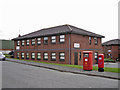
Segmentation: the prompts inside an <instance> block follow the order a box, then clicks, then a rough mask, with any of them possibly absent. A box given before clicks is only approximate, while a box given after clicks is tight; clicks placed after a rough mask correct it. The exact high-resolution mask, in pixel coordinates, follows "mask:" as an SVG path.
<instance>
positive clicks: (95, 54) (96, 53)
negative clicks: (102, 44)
mask: <svg viewBox="0 0 120 90" xmlns="http://www.w3.org/2000/svg"><path fill="white" fill-rule="evenodd" d="M94 56H95V60H97V59H98V52H95V53H94Z"/></svg>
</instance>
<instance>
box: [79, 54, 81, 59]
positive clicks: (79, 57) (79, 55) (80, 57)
mask: <svg viewBox="0 0 120 90" xmlns="http://www.w3.org/2000/svg"><path fill="white" fill-rule="evenodd" d="M79 60H81V52H79Z"/></svg>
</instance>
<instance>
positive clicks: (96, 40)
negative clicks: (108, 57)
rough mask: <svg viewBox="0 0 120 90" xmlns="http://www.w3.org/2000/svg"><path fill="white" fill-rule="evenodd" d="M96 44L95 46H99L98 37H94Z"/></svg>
mask: <svg viewBox="0 0 120 90" xmlns="http://www.w3.org/2000/svg"><path fill="white" fill-rule="evenodd" d="M94 42H95V45H97V44H98V39H97V37H94Z"/></svg>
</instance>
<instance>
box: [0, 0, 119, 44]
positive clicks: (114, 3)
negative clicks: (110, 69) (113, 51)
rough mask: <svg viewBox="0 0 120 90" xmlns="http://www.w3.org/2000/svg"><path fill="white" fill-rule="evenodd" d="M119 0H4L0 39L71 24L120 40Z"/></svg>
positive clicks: (0, 0) (0, 1)
mask: <svg viewBox="0 0 120 90" xmlns="http://www.w3.org/2000/svg"><path fill="white" fill-rule="evenodd" d="M118 1H119V0H0V39H13V38H15V37H17V36H18V35H19V34H20V35H25V34H27V33H30V32H34V31H37V30H40V29H43V28H49V27H53V26H58V25H64V24H69V25H73V26H76V27H78V28H82V29H85V30H88V31H91V32H94V33H97V34H100V35H103V36H105V38H103V39H102V42H105V41H108V40H111V39H116V38H118Z"/></svg>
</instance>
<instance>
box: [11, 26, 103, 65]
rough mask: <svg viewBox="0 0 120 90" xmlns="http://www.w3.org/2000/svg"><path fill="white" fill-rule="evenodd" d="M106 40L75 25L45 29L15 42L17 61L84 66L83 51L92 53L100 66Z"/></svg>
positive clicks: (18, 38)
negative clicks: (99, 58)
mask: <svg viewBox="0 0 120 90" xmlns="http://www.w3.org/2000/svg"><path fill="white" fill-rule="evenodd" d="M102 38H104V36H102V35H98V34H95V33H92V32H89V31H86V30H83V29H80V28H77V27H74V26H71V25H61V26H56V27H51V28H46V29H41V30H38V31H35V32H32V33H29V34H26V35H23V36H20V37H17V38H14V39H13V40H14V41H15V58H20V59H29V60H40V61H44V62H52V63H62V64H73V65H74V64H75V65H81V64H82V58H83V51H88V50H89V51H93V56H94V58H93V63H96V62H97V55H98V54H99V53H102V44H101V39H102Z"/></svg>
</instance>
